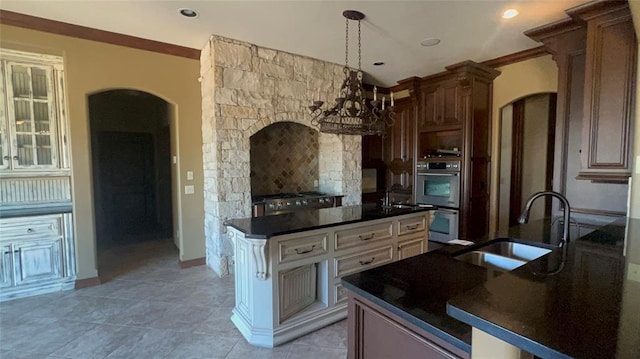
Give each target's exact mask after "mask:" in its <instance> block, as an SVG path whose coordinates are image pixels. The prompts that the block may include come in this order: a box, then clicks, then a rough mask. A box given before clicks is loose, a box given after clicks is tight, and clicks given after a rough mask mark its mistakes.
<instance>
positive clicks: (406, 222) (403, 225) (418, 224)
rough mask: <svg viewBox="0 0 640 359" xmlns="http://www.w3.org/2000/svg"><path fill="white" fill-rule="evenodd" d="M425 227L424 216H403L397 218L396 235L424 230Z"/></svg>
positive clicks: (425, 220) (425, 219)
mask: <svg viewBox="0 0 640 359" xmlns="http://www.w3.org/2000/svg"><path fill="white" fill-rule="evenodd" d="M426 228H427V218H426V217H425V216H419V217H410V218H403V219H400V220H398V235H399V236H403V235H406V234H411V233H415V232H424V230H425V229H426Z"/></svg>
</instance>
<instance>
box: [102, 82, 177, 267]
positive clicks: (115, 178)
mask: <svg viewBox="0 0 640 359" xmlns="http://www.w3.org/2000/svg"><path fill="white" fill-rule="evenodd" d="M170 106H171V105H170V104H169V103H168V102H166V101H165V100H163V99H161V98H159V97H157V96H155V95H152V94H149V93H146V92H143V91H138V90H130V89H119V90H108V91H103V92H99V93H95V94H92V95H90V96H89V121H90V130H91V150H92V151H91V153H92V174H93V176H92V177H93V188H94V191H93V197H94V208H95V222H96V244H97V248H98V267H99V268H98V270H99V273H100V277H101V279H104V278H105V277H106V279H110V278H112V277H113V276H114V273H110V269H112V268H113V266H110V265H109V263H108V260H107V261H105V260H101V259H104V257H105V253H107V252H109V251H113V250H114V248H116V249H117V248H118V247H123V246H128V245H131V244H133V243H140V242H144V241H152V240H154V241H158V240H165V241H171V238H172V233H173V228H172V227H173V222H172V212H173V209H172V201H171V189H172V185H171V152H170V148H171V140H170V139H171V133H170V128H171V126H170V111H169V110H170ZM101 257H102V258H101Z"/></svg>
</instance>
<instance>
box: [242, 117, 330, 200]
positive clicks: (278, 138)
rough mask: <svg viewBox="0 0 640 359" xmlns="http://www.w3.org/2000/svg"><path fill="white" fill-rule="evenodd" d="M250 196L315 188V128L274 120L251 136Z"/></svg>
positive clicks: (316, 141)
mask: <svg viewBox="0 0 640 359" xmlns="http://www.w3.org/2000/svg"><path fill="white" fill-rule="evenodd" d="M250 142H251V195H252V196H256V195H265V194H276V193H298V192H308V191H313V190H315V189H316V188H317V187H318V180H319V175H318V148H319V146H318V131H316V130H314V129H312V128H310V127H306V126H303V125H301V124H298V123H295V122H278V123H274V124H273V125H271V126H268V127H265V128H263V129H262V130H260V131H258V132H257V133H256V134H254V135H253V136H251V139H250Z"/></svg>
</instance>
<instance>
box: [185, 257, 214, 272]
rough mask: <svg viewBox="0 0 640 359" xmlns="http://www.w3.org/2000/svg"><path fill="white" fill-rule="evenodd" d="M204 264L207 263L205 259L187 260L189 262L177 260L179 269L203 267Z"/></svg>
mask: <svg viewBox="0 0 640 359" xmlns="http://www.w3.org/2000/svg"><path fill="white" fill-rule="evenodd" d="M206 263H207V260H206V258H205V257H200V258H194V259H189V260H186V261H182V260H178V264H179V265H180V269H185V268H191V267H197V266H201V265H205V264H206Z"/></svg>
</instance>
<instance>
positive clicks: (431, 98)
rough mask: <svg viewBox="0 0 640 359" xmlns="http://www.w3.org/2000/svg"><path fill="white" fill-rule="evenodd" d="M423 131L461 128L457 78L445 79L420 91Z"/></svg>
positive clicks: (421, 125)
mask: <svg viewBox="0 0 640 359" xmlns="http://www.w3.org/2000/svg"><path fill="white" fill-rule="evenodd" d="M419 103H420V108H421V116H420V123H419V129H420V131H421V132H431V131H442V130H451V129H457V128H460V125H461V118H460V111H459V110H460V108H459V105H460V86H459V83H458V81H457V79H451V78H447V79H443V80H441V81H437V80H436V82H435V83H433V84H429V85H428V86H427V87H426V88H424V90H422V91H421V92H420V99H419Z"/></svg>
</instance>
